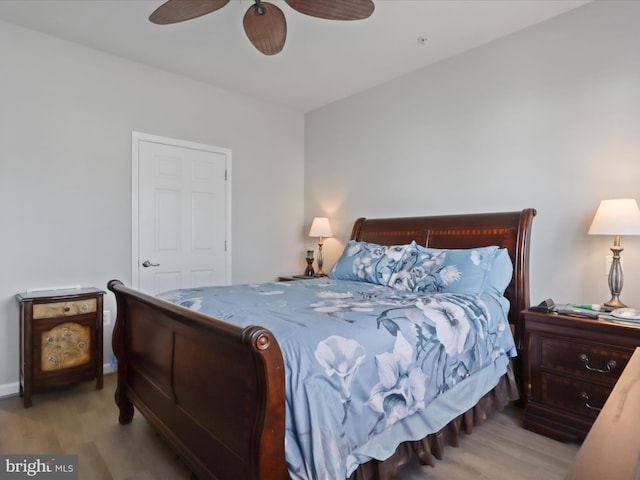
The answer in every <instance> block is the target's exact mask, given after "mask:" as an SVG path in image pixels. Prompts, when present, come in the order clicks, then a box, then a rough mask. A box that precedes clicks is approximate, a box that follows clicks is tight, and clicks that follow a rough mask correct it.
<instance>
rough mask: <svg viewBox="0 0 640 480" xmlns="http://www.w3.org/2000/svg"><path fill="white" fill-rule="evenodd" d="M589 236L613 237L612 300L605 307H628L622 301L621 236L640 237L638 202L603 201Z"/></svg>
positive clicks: (610, 274)
mask: <svg viewBox="0 0 640 480" xmlns="http://www.w3.org/2000/svg"><path fill="white" fill-rule="evenodd" d="M589 235H613V236H614V237H613V247H611V252H612V253H613V257H612V261H611V268H610V269H609V290H611V300H609V301H608V302H606V303H605V304H604V306H605V307H606V308H607V309H608V310H613V309H615V308H622V307H626V305H625V304H624V303H622V302H621V301H620V292H621V291H622V284H623V281H624V277H623V275H622V264H621V263H620V253H622V250H623V248H622V247H621V246H620V236H621V235H640V209H639V208H638V202H636V200H635V199H633V198H624V199H614V200H602V201H601V202H600V206H599V207H598V210H597V211H596V214H595V216H594V217H593V221H592V222H591V227H590V228H589Z"/></svg>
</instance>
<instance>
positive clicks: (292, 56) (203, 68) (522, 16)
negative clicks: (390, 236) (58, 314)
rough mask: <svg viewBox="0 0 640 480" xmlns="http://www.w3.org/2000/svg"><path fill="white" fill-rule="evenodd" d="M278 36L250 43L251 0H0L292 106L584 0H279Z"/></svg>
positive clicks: (10, 13) (113, 48) (57, 32)
mask: <svg viewBox="0 0 640 480" xmlns="http://www.w3.org/2000/svg"><path fill="white" fill-rule="evenodd" d="M270 1H271V3H274V4H276V5H277V6H278V7H280V9H281V10H282V11H283V12H284V14H285V17H286V20H287V29H288V35H287V43H286V45H285V47H284V49H283V51H282V52H281V53H279V54H277V55H274V56H265V55H262V54H261V53H260V52H258V51H257V50H256V49H255V48H254V47H253V46H252V45H251V43H250V42H249V40H248V39H247V37H246V35H245V33H244V30H243V28H242V17H243V16H244V12H245V11H246V10H247V9H248V8H249V7H250V6H251V4H252V3H253V1H252V0H232V1H231V2H230V3H229V4H228V5H226V6H225V7H223V8H222V9H220V10H218V11H216V12H213V13H210V14H208V15H204V16H202V17H200V18H196V19H193V20H189V21H186V22H182V23H178V24H173V25H164V26H160V25H155V24H152V23H151V22H149V20H148V17H149V15H150V14H151V12H153V10H155V8H157V7H158V6H159V5H161V4H162V3H163V0H2V1H0V20H3V21H5V22H8V23H12V24H16V25H19V26H23V27H26V28H29V29H33V30H36V31H40V32H43V33H46V34H49V35H53V36H55V37H59V38H63V39H65V40H69V41H71V42H76V43H79V44H82V45H86V46H89V47H91V48H95V49H97V50H102V51H104V52H108V53H111V54H114V55H118V56H120V57H125V58H128V59H131V60H134V61H136V62H140V63H144V64H147V65H151V66H154V67H158V68H161V69H164V70H167V71H170V72H174V73H177V74H180V75H184V76H186V77H190V78H192V79H195V80H199V81H203V82H207V83H210V84H214V85H217V86H219V87H222V88H224V89H228V90H232V91H235V92H239V93H243V94H247V95H251V96H255V97H259V98H262V99H263V100H266V101H269V102H275V103H279V104H283V105H286V106H288V107H292V108H295V109H299V110H302V111H308V110H313V109H315V108H318V107H321V106H323V105H326V104H329V103H331V102H333V101H336V100H338V99H341V98H344V97H347V96H349V95H352V94H354V93H357V92H360V91H363V90H366V89H368V88H371V87H373V86H376V85H379V84H381V83H384V82H387V81H389V80H391V79H392V78H395V77H398V76H401V75H403V74H406V73H409V72H411V71H414V70H417V69H420V68H422V67H425V66H427V65H430V64H433V63H435V62H437V61H440V60H442V59H445V58H447V57H451V56H453V55H456V54H459V53H462V52H464V51H467V50H470V49H472V48H475V47H478V46H480V45H483V44H485V43H488V42H491V41H493V40H496V39H498V38H500V37H503V36H505V35H508V34H510V33H512V32H515V31H518V30H521V29H523V28H526V27H528V26H530V25H533V24H536V23H539V22H541V21H544V20H546V19H548V18H551V17H554V16H556V15H560V14H562V13H564V12H566V11H568V10H571V9H573V8H576V7H579V6H581V5H584V4H585V3H589V0H553V1H552V0H442V1H439V0H374V1H375V5H376V9H375V11H374V13H373V15H372V16H371V17H369V18H368V19H365V20H360V21H355V22H341V21H331V20H322V19H317V18H312V17H308V16H305V15H302V14H300V13H298V12H296V11H294V10H293V9H291V8H290V7H289V6H288V5H287V4H286V3H285V2H284V1H283V0H270Z"/></svg>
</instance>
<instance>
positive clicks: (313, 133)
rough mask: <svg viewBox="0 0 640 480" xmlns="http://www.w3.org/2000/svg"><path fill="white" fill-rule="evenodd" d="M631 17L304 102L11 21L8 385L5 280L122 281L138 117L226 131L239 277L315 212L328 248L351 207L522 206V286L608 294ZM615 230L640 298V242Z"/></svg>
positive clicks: (562, 28) (635, 9) (627, 170)
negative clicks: (330, 233)
mask: <svg viewBox="0 0 640 480" xmlns="http://www.w3.org/2000/svg"><path fill="white" fill-rule="evenodd" d="M639 23H640V8H639V5H638V4H637V3H636V2H594V3H590V4H587V5H585V6H582V7H579V8H577V9H575V10H573V11H570V12H567V13H566V14H564V15H561V16H559V17H557V18H554V19H551V20H549V21H546V22H544V23H542V24H539V25H536V26H533V27H531V28H528V29H526V30H524V31H522V32H518V33H515V34H513V35H511V36H509V37H508V38H506V39H502V40H499V41H496V42H493V43H491V44H488V45H485V46H483V47H480V48H477V49H475V50H472V51H470V52H466V53H464V54H461V55H458V56H457V57H454V58H451V59H449V60H446V61H443V62H440V63H438V64H436V65H434V66H431V67H429V68H426V69H424V70H422V71H419V72H415V73H413V74H411V75H407V76H405V77H402V78H399V79H397V80H395V81H392V82H389V83H388V84H386V85H382V86H380V87H377V88H375V89H373V90H370V91H367V92H363V93H361V94H359V95H356V96H354V97H352V98H349V99H346V100H344V101H341V102H337V103H335V104H332V105H329V106H326V107H324V108H320V109H318V110H315V111H312V112H309V113H306V114H305V113H304V112H301V111H299V110H295V109H291V108H289V107H286V106H281V105H274V104H271V103H268V102H265V101H260V100H256V99H253V98H249V97H246V96H243V95H240V94H236V93H233V92H228V91H225V90H222V89H219V88H215V87H210V86H207V85H205V84H202V83H197V82H194V81H191V80H189V79H185V78H180V77H177V76H175V75H171V74H168V73H164V72H160V71H158V70H154V69H152V68H150V67H146V66H144V65H140V64H135V63H133V62H129V61H126V60H122V59H119V58H116V57H114V56H110V55H107V54H103V53H99V52H96V51H94V50H91V49H89V48H86V47H82V46H79V45H75V44H71V43H68V42H65V41H62V40H57V39H53V38H51V37H47V36H45V35H41V34H38V33H35V32H33V31H29V30H25V29H23V28H20V27H16V26H13V25H10V24H4V23H3V24H2V28H0V36H1V37H0V40H1V41H2V45H3V47H2V49H3V54H2V57H3V63H4V66H3V70H5V74H3V76H2V79H1V80H0V82H1V87H2V91H3V93H4V95H3V102H2V103H3V112H4V114H3V115H2V119H3V123H2V129H0V130H1V133H0V136H1V138H2V142H1V143H2V145H3V146H4V157H3V161H2V162H1V163H0V164H1V166H0V168H1V169H2V172H1V175H0V179H1V180H0V181H1V182H2V188H1V189H0V191H1V192H2V193H1V195H2V205H3V207H2V209H3V215H2V218H3V221H4V225H5V230H4V231H5V235H4V240H3V261H2V269H3V274H2V276H1V277H0V279H1V280H0V298H1V299H2V300H1V301H2V307H0V312H2V313H1V316H2V318H3V322H2V324H1V326H0V329H1V330H0V332H2V335H0V338H1V339H2V340H1V342H2V343H1V344H0V345H1V351H2V352H3V353H2V355H3V357H2V358H3V359H2V362H0V365H1V366H0V385H1V386H2V387H0V393H2V394H3V395H4V394H12V393H15V392H16V391H17V382H16V372H17V371H18V368H17V364H18V361H17V357H18V346H17V336H18V332H17V315H18V309H17V305H16V303H15V299H14V295H15V293H17V292H20V291H24V290H25V289H26V288H33V287H48V286H56V285H73V284H77V283H81V284H83V285H95V286H99V287H101V288H104V286H105V285H106V282H107V281H108V280H109V279H111V278H123V279H127V278H129V275H130V273H129V272H130V166H129V163H128V162H129V160H130V134H131V131H132V130H136V131H143V132H149V133H154V134H158V135H165V136H168V137H173V138H183V139H189V140H193V141H200V142H203V143H209V144H214V145H220V146H230V147H232V149H233V153H234V165H233V175H234V179H235V182H236V183H234V190H233V195H234V196H233V213H234V225H233V247H234V249H233V252H234V259H233V280H234V282H246V281H269V280H271V279H273V278H275V277H276V276H278V275H285V274H291V273H292V272H297V271H301V270H302V269H303V268H304V266H303V264H302V262H301V259H302V257H303V255H304V250H305V248H306V247H307V246H309V239H308V238H305V235H304V233H303V232H304V231H305V230H306V229H308V225H309V223H310V220H311V218H312V217H314V216H316V215H318V214H319V213H322V214H326V215H327V216H329V217H330V218H331V220H332V223H333V227H334V230H335V232H336V238H334V239H329V240H327V241H326V243H325V249H326V250H325V252H326V253H325V258H326V262H327V264H331V263H333V262H334V261H335V259H336V258H337V255H338V253H337V252H338V251H339V250H340V249H341V247H342V246H343V245H344V241H345V239H346V238H347V237H348V234H349V231H348V230H349V229H350V226H351V224H352V222H353V220H354V219H355V218H356V217H358V216H362V215H365V216H368V217H376V216H395V215H423V214H425V215H426V214H441V213H460V212H468V211H470V210H476V211H499V210H518V209H520V208H524V207H529V206H531V207H535V208H536V209H537V210H538V216H537V217H536V220H535V226H534V229H533V239H532V247H531V248H532V252H531V299H532V301H533V302H537V301H539V300H542V299H543V298H547V297H549V296H551V297H553V298H554V299H556V300H557V301H563V300H566V301H576V302H592V301H602V300H605V299H606V298H605V297H606V296H607V292H608V288H607V283H606V275H605V273H604V272H605V259H604V257H605V255H606V254H607V252H608V248H609V246H610V243H611V239H610V238H608V237H589V236H588V235H587V234H586V230H587V229H588V225H589V222H590V221H591V218H592V216H593V214H594V212H595V209H596V207H597V205H598V202H599V201H600V200H601V199H605V198H614V197H629V198H637V197H638V194H637V192H638V190H637V185H638V181H639V180H640V163H639V162H638V161H637V158H638V155H639V154H640V143H639V142H640V135H638V133H639V130H640V128H639V125H640V97H639V91H638V89H637V85H638V80H639V78H640V71H639V69H640V66H639V65H638V62H637V61H636V58H637V57H636V49H635V45H637V43H638V42H637V40H638V39H637V36H638V33H637V28H636V25H638V24H639ZM157 98H162V99H163V102H162V103H159V102H157V100H156V99H157ZM203 98H204V99H206V100H203ZM114 105H115V106H117V108H114ZM426 132H428V134H427V133H426ZM247 138H251V142H247ZM354 158H358V159H366V182H365V181H364V177H365V175H364V172H363V170H362V168H363V164H362V163H360V162H355V161H353V159H354ZM461 159H464V160H461ZM364 161H365V160H362V162H364ZM388 165H394V167H396V168H395V169H394V172H397V173H393V174H392V173H391V172H389V170H388V169H389V167H388ZM443 166H444V167H443ZM416 168H418V169H419V170H417V172H418V175H416V174H415V173H416V170H415V169H416ZM445 168H446V169H445ZM465 170H468V171H469V174H468V175H458V174H456V172H464V171H465ZM372 172H376V173H372ZM496 172H500V174H499V175H498V174H497V173H496ZM434 176H435V178H436V179H437V180H436V181H432V180H431V179H432V178H433V177H434ZM256 178H257V179H259V181H256V180H253V179H256ZM265 180H266V181H265ZM398 184H401V185H402V187H399V186H398ZM449 185H453V186H454V188H453V189H450V188H447V187H448V186H449ZM400 190H401V193H402V194H401V195H400V194H394V192H398V191H400ZM373 192H375V194H373ZM379 192H383V194H382V195H379ZM462 192H464V193H462ZM623 242H624V243H623V246H624V247H625V251H624V258H625V287H624V292H623V295H622V297H623V300H626V301H627V303H629V304H631V305H635V306H637V305H638V303H637V300H636V299H637V298H638V296H639V294H640V284H639V283H640V273H639V272H638V270H637V269H636V268H635V266H636V265H640V262H638V257H639V255H640V253H639V249H640V240H638V239H637V238H634V237H628V238H625V239H624V240H623ZM311 245H312V243H311ZM256 264H261V265H263V266H264V268H263V269H262V270H261V271H259V272H256V271H255V269H254V265H256ZM107 302H111V303H108V305H107V308H108V309H110V310H112V311H113V310H114V309H115V306H114V303H113V300H112V299H107ZM108 337H109V334H108V330H107V329H105V338H108ZM109 351H110V345H109V343H108V342H107V343H106V344H105V353H107V352H109Z"/></svg>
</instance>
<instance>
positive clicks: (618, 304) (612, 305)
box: [604, 297, 626, 311]
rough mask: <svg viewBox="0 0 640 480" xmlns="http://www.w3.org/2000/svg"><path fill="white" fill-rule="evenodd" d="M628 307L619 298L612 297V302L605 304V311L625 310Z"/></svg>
mask: <svg viewBox="0 0 640 480" xmlns="http://www.w3.org/2000/svg"><path fill="white" fill-rule="evenodd" d="M624 307H626V305H625V304H624V303H622V302H621V301H620V299H619V298H618V297H612V298H611V300H609V301H608V302H605V304H604V308H605V310H609V311H611V310H615V309H616V308H624Z"/></svg>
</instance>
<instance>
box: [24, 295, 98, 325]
mask: <svg viewBox="0 0 640 480" xmlns="http://www.w3.org/2000/svg"><path fill="white" fill-rule="evenodd" d="M95 311H96V299H95V298H89V299H86V300H78V301H73V302H58V303H35V304H34V305H33V319H34V320H38V319H41V318H55V317H70V316H73V315H82V314H84V313H94V312H95Z"/></svg>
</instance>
